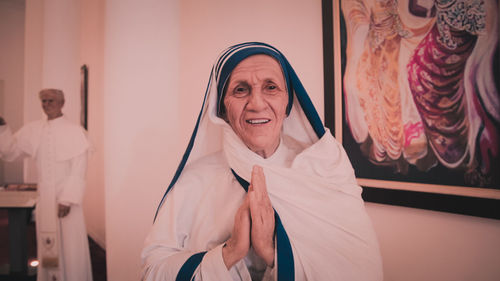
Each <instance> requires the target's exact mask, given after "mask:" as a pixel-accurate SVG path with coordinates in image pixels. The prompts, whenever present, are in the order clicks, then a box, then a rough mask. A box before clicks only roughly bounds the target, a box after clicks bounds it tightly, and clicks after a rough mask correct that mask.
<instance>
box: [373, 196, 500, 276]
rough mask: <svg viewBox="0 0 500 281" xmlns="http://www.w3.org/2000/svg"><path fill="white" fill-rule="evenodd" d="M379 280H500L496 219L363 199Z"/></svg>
mask: <svg viewBox="0 0 500 281" xmlns="http://www.w3.org/2000/svg"><path fill="white" fill-rule="evenodd" d="M366 205H367V210H368V214H369V215H370V217H371V218H372V221H373V224H374V227H375V230H376V232H377V235H378V238H379V242H380V246H381V252H382V257H383V262H384V274H385V278H384V280H385V281H400V280H404V281H420V280H429V281H433V280H436V281H438V280H439V281H444V280H449V281H469V280H474V281H477V280H481V281H497V280H500V266H499V265H500V221H499V220H492V219H485V218H478V217H471V216H464V215H457V214H451V213H443V212H435V211H429V210H421V209H413V208H405V207H397V206H388V205H381V204H374V203H367V204H366Z"/></svg>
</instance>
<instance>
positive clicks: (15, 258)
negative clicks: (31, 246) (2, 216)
mask: <svg viewBox="0 0 500 281" xmlns="http://www.w3.org/2000/svg"><path fill="white" fill-rule="evenodd" d="M36 198H37V191H36V185H35V184H7V185H6V186H3V187H0V208H6V209H7V210H8V217H9V242H10V243H9V252H10V257H9V258H10V272H11V274H12V273H14V274H21V275H25V274H27V271H28V256H27V255H28V254H27V252H28V251H27V250H28V249H27V242H26V230H27V225H28V218H29V215H30V213H31V211H32V210H33V208H34V207H35V203H36Z"/></svg>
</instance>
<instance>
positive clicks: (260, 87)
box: [224, 55, 288, 158]
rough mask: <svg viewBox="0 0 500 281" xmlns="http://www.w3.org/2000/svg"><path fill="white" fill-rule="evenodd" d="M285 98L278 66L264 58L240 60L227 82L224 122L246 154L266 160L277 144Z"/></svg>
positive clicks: (282, 79) (270, 59)
mask: <svg viewBox="0 0 500 281" xmlns="http://www.w3.org/2000/svg"><path fill="white" fill-rule="evenodd" d="M287 104H288V94H287V89H286V84H285V78H284V77H283V71H282V70H281V66H280V64H279V63H278V62H277V61H276V60H275V59H274V58H272V57H270V56H267V55H253V56H250V57H248V58H246V59H244V60H242V61H241V62H240V63H239V64H238V65H237V66H236V67H235V68H234V70H233V72H232V73H231V76H230V78H229V82H228V84H227V88H226V95H225V97H224V105H225V107H226V116H225V119H226V121H228V123H229V125H231V128H233V130H234V132H235V133H236V134H237V135H238V136H239V137H240V139H241V140H242V141H243V142H244V143H245V144H246V146H248V148H249V149H250V150H252V151H253V152H255V153H257V154H259V155H260V156H262V157H264V158H267V157H269V156H271V155H272V154H273V153H274V151H275V150H276V148H277V147H278V145H279V142H280V134H281V127H282V125H283V120H284V119H285V117H286V107H287Z"/></svg>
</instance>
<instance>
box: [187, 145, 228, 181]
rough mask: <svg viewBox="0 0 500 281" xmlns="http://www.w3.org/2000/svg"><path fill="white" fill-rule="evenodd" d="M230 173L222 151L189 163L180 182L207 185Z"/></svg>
mask: <svg viewBox="0 0 500 281" xmlns="http://www.w3.org/2000/svg"><path fill="white" fill-rule="evenodd" d="M230 171H231V170H230V168H229V165H228V164H227V161H226V160H225V158H224V155H223V153H222V151H217V152H215V153H211V154H208V155H205V156H203V157H201V158H198V159H195V160H194V161H192V162H190V163H188V164H187V165H186V167H185V168H184V170H183V171H182V174H181V178H180V179H179V180H182V181H186V180H188V181H198V182H200V183H201V182H203V183H207V182H212V181H213V180H214V179H216V178H220V177H223V176H224V175H225V174H229V173H230Z"/></svg>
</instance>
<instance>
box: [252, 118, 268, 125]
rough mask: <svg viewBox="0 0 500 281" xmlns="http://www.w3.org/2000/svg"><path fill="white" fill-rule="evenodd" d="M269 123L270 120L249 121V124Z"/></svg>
mask: <svg viewBox="0 0 500 281" xmlns="http://www.w3.org/2000/svg"><path fill="white" fill-rule="evenodd" d="M269 121H271V120H270V119H250V120H247V123H249V124H265V123H267V122H269Z"/></svg>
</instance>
